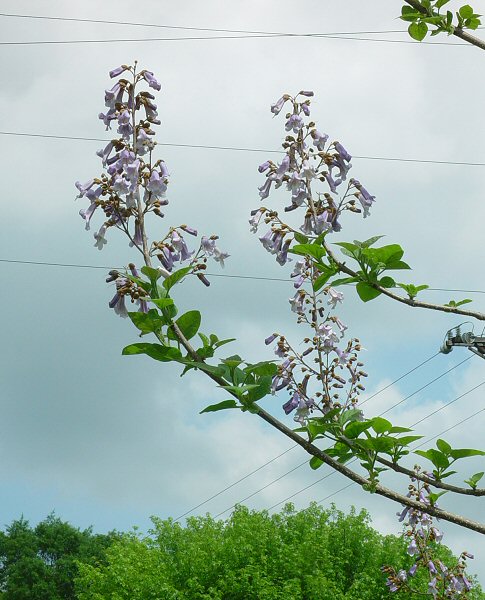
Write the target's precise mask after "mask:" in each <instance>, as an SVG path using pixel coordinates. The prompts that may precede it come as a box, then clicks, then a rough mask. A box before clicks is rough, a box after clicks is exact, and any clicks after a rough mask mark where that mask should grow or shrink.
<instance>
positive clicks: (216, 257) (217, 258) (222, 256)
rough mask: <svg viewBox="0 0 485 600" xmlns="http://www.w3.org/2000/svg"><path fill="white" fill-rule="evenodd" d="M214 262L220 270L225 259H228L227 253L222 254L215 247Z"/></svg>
mask: <svg viewBox="0 0 485 600" xmlns="http://www.w3.org/2000/svg"><path fill="white" fill-rule="evenodd" d="M213 256H214V260H215V261H216V262H218V263H219V264H220V265H221V267H222V268H224V261H225V259H226V258H229V254H228V253H227V252H222V251H221V250H219V248H217V246H216V247H215V248H214V255H213Z"/></svg>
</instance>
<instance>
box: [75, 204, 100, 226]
mask: <svg viewBox="0 0 485 600" xmlns="http://www.w3.org/2000/svg"><path fill="white" fill-rule="evenodd" d="M97 208H98V205H97V204H96V202H91V204H90V205H89V206H88V207H87V208H81V210H80V211H79V215H80V216H81V218H83V219H84V220H85V221H86V225H85V227H86V231H89V228H90V224H89V222H90V221H91V217H92V216H93V214H94V211H95V210H96V209H97Z"/></svg>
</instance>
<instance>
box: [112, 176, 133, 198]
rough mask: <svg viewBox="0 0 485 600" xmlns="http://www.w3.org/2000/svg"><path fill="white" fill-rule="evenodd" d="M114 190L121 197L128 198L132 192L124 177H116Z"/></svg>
mask: <svg viewBox="0 0 485 600" xmlns="http://www.w3.org/2000/svg"><path fill="white" fill-rule="evenodd" d="M113 190H114V191H115V192H116V193H117V194H119V195H120V196H126V194H127V193H128V192H129V191H130V183H129V181H127V180H126V179H125V178H124V177H123V176H122V175H121V176H120V177H116V179H115V180H114V183H113Z"/></svg>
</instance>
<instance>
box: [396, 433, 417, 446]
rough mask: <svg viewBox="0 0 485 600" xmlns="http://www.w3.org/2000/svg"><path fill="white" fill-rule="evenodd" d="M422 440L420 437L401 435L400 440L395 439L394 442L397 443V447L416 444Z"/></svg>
mask: <svg viewBox="0 0 485 600" xmlns="http://www.w3.org/2000/svg"><path fill="white" fill-rule="evenodd" d="M422 438H423V436H422V435H403V436H402V437H400V438H396V442H397V443H398V446H409V444H412V443H413V442H417V441H418V440H420V439H422Z"/></svg>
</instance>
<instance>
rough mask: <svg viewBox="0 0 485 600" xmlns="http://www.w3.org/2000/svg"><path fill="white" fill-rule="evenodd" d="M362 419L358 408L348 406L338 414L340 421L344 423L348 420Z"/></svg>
mask: <svg viewBox="0 0 485 600" xmlns="http://www.w3.org/2000/svg"><path fill="white" fill-rule="evenodd" d="M361 420H362V411H361V410H360V408H349V410H346V411H345V412H344V413H342V415H341V416H340V423H341V424H342V425H344V424H345V423H348V422H349V421H361Z"/></svg>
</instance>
